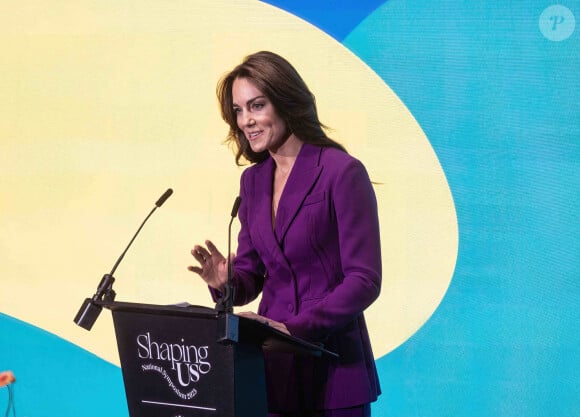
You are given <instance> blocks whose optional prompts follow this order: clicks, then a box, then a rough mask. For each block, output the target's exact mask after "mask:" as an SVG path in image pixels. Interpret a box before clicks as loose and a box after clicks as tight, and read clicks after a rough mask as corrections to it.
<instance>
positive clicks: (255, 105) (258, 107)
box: [252, 103, 264, 110]
mask: <svg viewBox="0 0 580 417" xmlns="http://www.w3.org/2000/svg"><path fill="white" fill-rule="evenodd" d="M252 107H253V108H254V109H256V110H260V109H262V108H264V103H254V104H253V105H252Z"/></svg>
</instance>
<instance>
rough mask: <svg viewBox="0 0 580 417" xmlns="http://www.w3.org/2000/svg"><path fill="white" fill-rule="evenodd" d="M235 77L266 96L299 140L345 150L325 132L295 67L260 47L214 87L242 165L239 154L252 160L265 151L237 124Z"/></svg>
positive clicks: (228, 139)
mask: <svg viewBox="0 0 580 417" xmlns="http://www.w3.org/2000/svg"><path fill="white" fill-rule="evenodd" d="M237 78H246V79H248V80H250V81H251V82H252V83H253V84H254V85H255V86H256V88H258V90H260V91H261V92H262V93H263V94H264V95H265V96H266V97H268V99H269V100H270V101H271V102H272V105H273V106H274V108H275V109H276V112H277V113H278V115H279V116H280V117H281V118H282V119H284V121H285V122H286V126H287V128H288V131H289V132H291V133H294V135H296V136H297V137H298V138H299V139H300V140H302V141H303V142H305V143H311V144H314V145H319V146H330V147H333V148H337V149H340V150H342V151H344V152H346V150H345V148H344V147H343V146H342V145H340V144H339V143H337V142H335V141H334V140H332V139H330V138H329V137H328V136H327V135H326V133H325V132H324V129H325V128H326V126H324V125H323V124H322V123H321V122H320V121H319V120H318V113H317V111H316V99H315V98H314V95H313V94H312V93H311V92H310V90H309V89H308V87H307V86H306V83H305V82H304V80H302V77H300V74H298V72H297V71H296V69H295V68H294V67H293V66H292V65H291V64H290V63H289V62H288V61H287V60H286V59H284V58H282V57H281V56H280V55H277V54H275V53H272V52H268V51H261V52H256V53H255V54H252V55H249V56H247V57H246V58H245V59H244V60H243V62H242V63H241V64H240V65H238V66H237V67H236V68H234V69H233V70H232V71H231V72H229V73H228V74H226V75H225V76H224V77H223V78H222V79H221V80H220V81H219V82H218V85H217V89H216V92H217V96H218V100H219V102H220V106H221V113H222V118H223V119H224V121H225V122H226V123H227V124H228V125H229V127H230V131H229V133H228V136H227V137H226V142H227V143H230V144H233V145H234V148H235V150H236V164H238V165H242V164H241V163H240V159H241V157H242V156H243V157H244V158H245V159H247V160H248V161H250V162H252V163H254V162H261V161H264V160H265V159H267V158H268V151H263V152H260V153H256V152H254V151H252V149H251V148H250V144H249V142H248V140H247V139H246V137H245V135H244V133H243V132H242V131H241V130H240V128H239V127H238V123H237V120H236V114H235V112H234V108H233V99H232V86H233V84H234V81H235V80H236V79H237Z"/></svg>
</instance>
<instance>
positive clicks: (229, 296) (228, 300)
mask: <svg viewBox="0 0 580 417" xmlns="http://www.w3.org/2000/svg"><path fill="white" fill-rule="evenodd" d="M241 203H242V198H241V197H240V196H237V197H236V200H235V201H234V205H233V207H232V213H231V219H230V224H229V225H228V255H227V256H228V281H227V282H226V285H225V286H224V290H223V295H222V297H221V298H220V299H219V300H218V302H217V304H216V307H215V308H216V310H217V311H218V312H220V313H233V311H234V295H235V287H234V285H233V282H232V281H233V269H232V262H231V259H230V253H232V223H233V222H234V219H235V218H236V216H237V215H238V210H239V209H240V204H241Z"/></svg>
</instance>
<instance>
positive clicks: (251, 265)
mask: <svg viewBox="0 0 580 417" xmlns="http://www.w3.org/2000/svg"><path fill="white" fill-rule="evenodd" d="M249 172H250V171H249V169H247V170H245V171H244V172H243V173H242V177H241V180H240V198H241V203H240V208H239V210H238V218H239V219H240V224H241V228H240V233H239V234H238V249H237V251H236V256H235V259H234V263H233V274H234V276H233V278H232V279H233V281H234V286H235V294H234V305H237V306H243V305H245V304H248V303H250V302H252V301H253V300H254V299H255V298H256V297H257V296H258V295H259V294H260V292H261V291H262V288H263V286H264V275H265V270H266V269H265V267H264V264H263V263H262V261H261V259H260V257H259V256H258V254H257V252H256V251H255V249H254V246H253V244H252V238H251V235H250V225H249V220H250V219H249V216H248V211H249V209H248V207H251V205H252V193H251V191H248V185H247V183H248V182H251V179H249V178H250V177H251V176H250V175H249ZM250 189H251V187H250ZM209 290H210V293H211V296H212V299H213V300H214V302H217V301H218V300H219V299H220V298H221V297H222V292H221V291H219V290H216V289H213V288H211V287H210V288H209Z"/></svg>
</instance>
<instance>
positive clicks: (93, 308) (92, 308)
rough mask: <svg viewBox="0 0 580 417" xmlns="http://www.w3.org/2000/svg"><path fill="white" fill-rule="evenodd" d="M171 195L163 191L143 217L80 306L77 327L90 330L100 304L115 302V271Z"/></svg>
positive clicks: (95, 319)
mask: <svg viewBox="0 0 580 417" xmlns="http://www.w3.org/2000/svg"><path fill="white" fill-rule="evenodd" d="M172 193H173V190H172V189H171V188H169V189H167V191H165V193H163V195H162V196H161V197H159V199H158V200H157V202H156V203H155V207H153V209H152V210H151V211H150V212H149V214H148V215H147V217H145V220H143V222H142V223H141V226H139V228H138V229H137V232H135V234H134V235H133V238H132V239H131V241H130V242H129V244H128V245H127V247H126V248H125V250H124V251H123V253H122V254H121V256H119V259H117V262H115V265H114V266H113V269H111V272H109V273H108V274H105V275H103V278H101V282H100V283H99V286H98V287H97V291H96V292H95V294H94V295H93V297H92V298H85V301H84V302H83V304H82V305H81V308H80V309H79V311H78V313H77V315H76V316H75V318H74V322H75V323H76V324H77V325H78V326H80V327H82V328H83V329H86V330H91V328H92V327H93V324H95V321H97V318H98V317H99V314H101V311H102V310H103V307H102V306H101V303H103V302H111V301H114V300H115V296H116V295H117V294H116V293H115V290H113V283H114V282H115V278H114V277H113V274H114V273H115V271H116V270H117V267H118V266H119V264H120V263H121V261H122V260H123V258H124V257H125V254H126V253H127V251H128V250H129V248H130V247H131V245H132V244H133V241H134V240H135V238H136V237H137V235H138V234H139V232H140V231H141V229H142V228H143V226H144V225H145V223H146V222H147V220H149V217H151V215H152V214H153V213H154V212H155V210H157V209H158V208H159V207H161V205H162V204H163V203H165V200H167V199H168V198H169V196H170V195H171V194H172Z"/></svg>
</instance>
